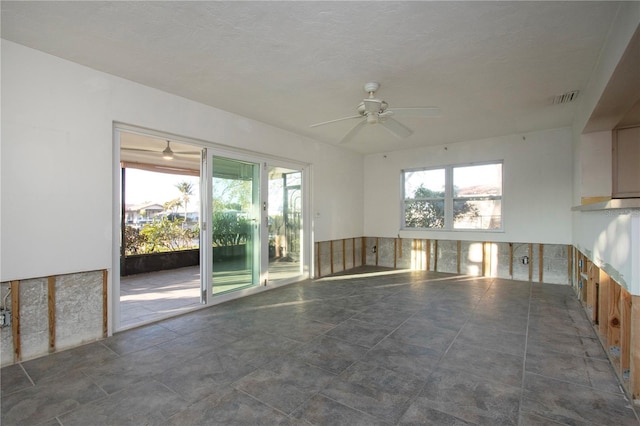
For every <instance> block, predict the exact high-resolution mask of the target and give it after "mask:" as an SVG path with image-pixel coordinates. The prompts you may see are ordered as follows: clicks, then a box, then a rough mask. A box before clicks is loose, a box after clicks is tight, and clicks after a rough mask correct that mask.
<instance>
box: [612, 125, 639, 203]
mask: <svg viewBox="0 0 640 426" xmlns="http://www.w3.org/2000/svg"><path fill="white" fill-rule="evenodd" d="M612 195H613V198H632V197H640V127H630V128H626V129H617V130H614V131H613V191H612Z"/></svg>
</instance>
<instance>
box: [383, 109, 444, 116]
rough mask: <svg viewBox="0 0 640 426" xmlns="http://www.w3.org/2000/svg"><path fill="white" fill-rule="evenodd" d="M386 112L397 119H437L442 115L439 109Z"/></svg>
mask: <svg viewBox="0 0 640 426" xmlns="http://www.w3.org/2000/svg"><path fill="white" fill-rule="evenodd" d="M385 112H390V113H392V115H394V116H396V117H436V116H438V115H440V114H441V113H442V111H441V110H440V108H438V107H415V108H392V109H390V110H387V111H385Z"/></svg>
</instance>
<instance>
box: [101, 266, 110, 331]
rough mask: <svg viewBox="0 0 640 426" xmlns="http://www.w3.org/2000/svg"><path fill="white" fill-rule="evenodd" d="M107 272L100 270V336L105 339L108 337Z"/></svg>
mask: <svg viewBox="0 0 640 426" xmlns="http://www.w3.org/2000/svg"><path fill="white" fill-rule="evenodd" d="M108 291H109V271H107V270H106V269H103V270H102V336H103V337H107V336H108V335H109V315H108V314H109V309H108V306H109V300H108Z"/></svg>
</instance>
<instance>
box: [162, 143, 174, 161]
mask: <svg viewBox="0 0 640 426" xmlns="http://www.w3.org/2000/svg"><path fill="white" fill-rule="evenodd" d="M162 158H164V159H165V160H173V151H172V150H171V147H170V146H169V141H167V147H166V148H165V149H164V151H162Z"/></svg>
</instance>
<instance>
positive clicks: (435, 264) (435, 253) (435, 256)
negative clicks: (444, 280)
mask: <svg viewBox="0 0 640 426" xmlns="http://www.w3.org/2000/svg"><path fill="white" fill-rule="evenodd" d="M433 270H434V271H436V272H438V240H433Z"/></svg>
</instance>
